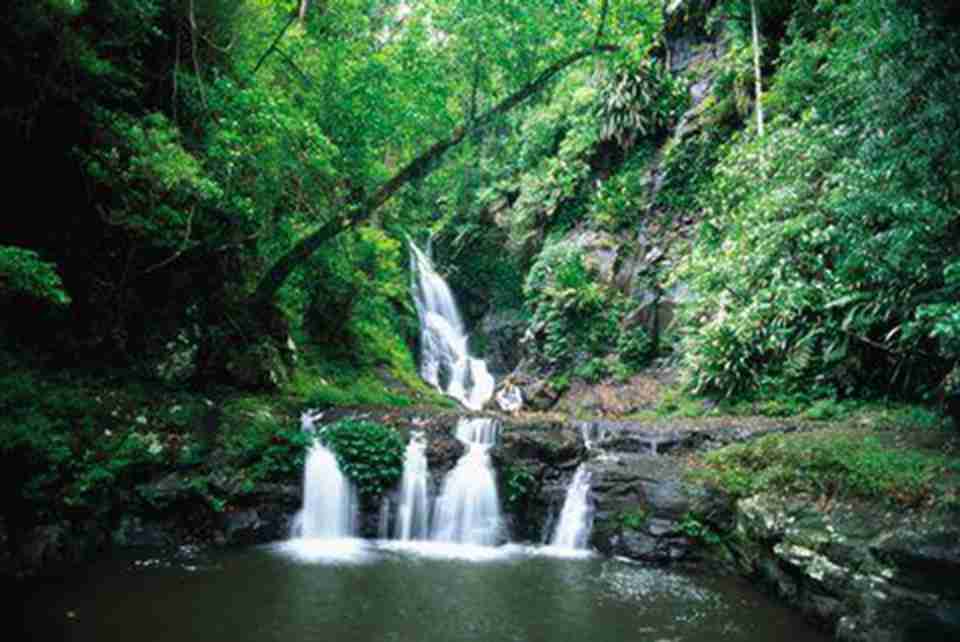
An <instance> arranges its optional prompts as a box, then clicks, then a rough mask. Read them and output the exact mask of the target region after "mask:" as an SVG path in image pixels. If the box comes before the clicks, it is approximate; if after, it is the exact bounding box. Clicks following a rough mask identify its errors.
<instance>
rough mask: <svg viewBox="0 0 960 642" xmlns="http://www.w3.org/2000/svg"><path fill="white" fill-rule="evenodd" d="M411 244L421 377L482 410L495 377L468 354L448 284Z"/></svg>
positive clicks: (473, 408) (484, 365)
mask: <svg viewBox="0 0 960 642" xmlns="http://www.w3.org/2000/svg"><path fill="white" fill-rule="evenodd" d="M409 245H410V270H411V275H412V276H411V278H412V288H413V298H414V301H415V303H416V306H417V316H418V317H419V318H420V376H422V377H423V378H424V380H426V381H427V382H428V383H429V384H430V385H432V386H434V387H435V388H437V389H439V390H441V391H443V392H444V393H446V394H448V395H450V396H451V397H453V398H455V399H457V400H458V401H460V403H462V404H463V405H464V406H466V407H467V408H469V409H471V410H479V409H481V408H483V406H484V404H486V403H487V401H489V400H490V398H491V397H492V396H493V390H494V385H495V382H494V380H493V376H492V375H491V374H490V373H489V372H488V371H487V365H486V363H484V361H483V360H482V359H477V358H475V357H471V356H470V353H469V352H468V348H467V333H466V330H465V329H464V325H463V320H462V319H461V318H460V312H459V311H458V310H457V304H456V302H455V301H454V300H453V293H452V292H451V291H450V287H449V286H448V285H447V282H446V281H445V280H444V279H443V277H442V276H440V275H439V274H438V273H437V271H436V269H435V268H434V266H433V262H432V261H431V260H430V257H429V256H428V255H427V254H426V253H424V252H422V251H421V250H420V249H419V248H418V247H417V246H416V245H414V244H413V243H412V242H411V243H410V244H409Z"/></svg>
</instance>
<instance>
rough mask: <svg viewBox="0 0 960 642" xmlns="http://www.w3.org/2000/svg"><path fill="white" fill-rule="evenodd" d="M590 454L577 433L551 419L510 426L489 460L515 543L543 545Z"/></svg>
mask: <svg viewBox="0 0 960 642" xmlns="http://www.w3.org/2000/svg"><path fill="white" fill-rule="evenodd" d="M585 452H586V450H585V448H584V443H583V440H582V438H581V436H580V434H579V433H578V431H577V430H576V429H575V427H574V426H573V425H571V424H569V423H567V422H563V421H557V420H552V419H535V420H532V421H531V420H527V421H506V422H504V424H503V426H502V428H501V431H500V439H499V441H498V443H497V445H496V446H495V447H494V448H493V449H492V451H491V453H490V454H491V458H492V459H493V463H494V466H495V467H496V468H497V479H498V481H499V484H500V498H501V503H502V504H503V505H504V508H505V509H506V514H507V519H508V524H507V527H508V530H509V531H510V534H511V537H512V539H514V540H525V541H532V542H540V541H545V540H546V538H548V537H549V534H550V524H551V522H552V520H553V519H554V518H555V517H556V515H557V514H558V513H559V511H560V508H561V507H562V506H563V500H564V498H565V496H566V492H567V486H568V485H569V483H570V479H571V478H572V477H573V473H574V471H575V469H576V467H577V466H578V465H579V464H580V461H581V460H582V459H583V456H584V454H585Z"/></svg>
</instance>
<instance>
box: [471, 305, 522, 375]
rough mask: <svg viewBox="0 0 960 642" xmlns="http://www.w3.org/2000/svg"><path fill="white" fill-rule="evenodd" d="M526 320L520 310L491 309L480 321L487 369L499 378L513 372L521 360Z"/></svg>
mask: <svg viewBox="0 0 960 642" xmlns="http://www.w3.org/2000/svg"><path fill="white" fill-rule="evenodd" d="M525 329H526V321H524V319H523V317H522V316H521V315H520V313H519V312H516V311H512V310H506V311H500V310H491V311H490V312H488V313H487V314H486V316H484V317H483V320H482V321H481V322H480V334H481V335H482V336H483V338H484V339H485V344H486V345H485V349H484V351H483V358H484V361H486V363H487V369H488V370H489V371H490V373H491V374H492V375H493V376H494V377H497V378H501V377H503V376H505V375H506V374H507V373H509V372H511V371H512V370H513V369H514V368H516V367H517V365H518V364H519V362H520V339H521V338H523V333H524V331H525Z"/></svg>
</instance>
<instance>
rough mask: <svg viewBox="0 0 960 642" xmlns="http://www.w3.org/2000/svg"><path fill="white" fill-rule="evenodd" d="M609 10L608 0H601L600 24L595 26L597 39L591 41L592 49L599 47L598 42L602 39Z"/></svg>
mask: <svg viewBox="0 0 960 642" xmlns="http://www.w3.org/2000/svg"><path fill="white" fill-rule="evenodd" d="M609 9H610V0H603V4H602V5H601V6H600V24H599V25H597V37H596V38H595V39H594V41H593V46H594V47H599V46H600V41H601V40H602V39H603V30H604V29H605V28H606V26H607V12H608V11H609Z"/></svg>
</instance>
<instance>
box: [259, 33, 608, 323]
mask: <svg viewBox="0 0 960 642" xmlns="http://www.w3.org/2000/svg"><path fill="white" fill-rule="evenodd" d="M618 50H619V47H617V46H615V45H599V46H594V47H590V48H589V49H583V50H581V51H578V52H576V53H573V54H570V55H569V56H567V57H566V58H562V59H560V60H558V61H557V62H555V63H553V64H552V65H550V66H549V67H547V68H546V69H544V70H543V71H542V72H540V74H539V75H538V76H537V77H536V78H534V79H533V80H532V81H530V82H529V83H527V84H526V85H524V86H523V87H521V88H520V89H518V90H517V91H515V92H514V93H512V94H510V95H509V96H507V97H506V98H504V99H503V100H501V101H500V102H499V103H497V104H496V105H494V106H493V107H492V108H490V109H488V110H487V111H486V112H484V113H482V114H480V115H479V116H477V117H476V118H474V119H473V122H472V123H467V124H465V125H462V126H460V127H458V128H456V129H455V130H454V131H453V133H452V134H451V135H450V137H449V138H446V139H444V140H441V141H438V142H436V143H434V144H433V145H432V146H430V148H428V149H427V150H425V151H424V152H423V153H421V154H420V155H419V156H417V157H416V158H414V159H413V160H411V161H410V162H408V163H407V164H406V165H405V166H404V167H403V168H402V169H401V170H400V171H398V172H397V173H396V174H394V175H393V177H392V178H390V179H389V180H388V181H386V182H385V183H383V184H382V185H381V186H380V187H379V188H377V190H376V191H375V192H374V193H373V194H372V195H371V196H370V197H368V198H367V199H365V200H364V201H363V203H361V204H360V205H358V206H357V207H355V208H354V209H353V210H352V211H351V212H347V213H345V214H343V215H342V216H335V217H333V218H331V219H330V220H329V221H327V222H326V223H324V224H323V225H322V226H321V227H320V229H318V230H317V231H315V232H313V233H312V234H309V235H308V236H306V237H304V238H303V239H301V240H300V241H299V242H298V243H297V244H296V245H294V246H293V247H292V248H291V249H290V251H289V252H287V253H286V254H285V255H283V256H282V257H280V258H279V259H277V261H276V263H274V264H273V266H272V267H271V268H270V270H268V271H267V273H266V274H265V275H264V276H263V278H262V279H261V280H260V283H259V284H258V285H257V289H256V291H255V292H254V302H255V303H256V304H260V305H266V304H269V303H270V302H271V301H272V300H273V298H274V296H275V295H276V293H277V290H279V289H280V287H281V286H282V285H283V283H284V282H285V281H286V280H287V277H288V276H290V273H291V272H293V270H294V269H296V268H297V267H298V266H299V265H300V264H301V263H303V262H304V261H305V260H307V259H308V258H309V257H310V255H311V254H313V253H314V252H315V251H316V250H317V249H318V248H319V247H320V246H322V245H323V244H324V243H325V242H326V241H327V240H329V239H331V238H333V237H334V236H336V235H337V234H339V233H340V232H342V231H344V230H346V229H348V228H350V227H353V226H355V225H358V224H360V223H362V222H364V221H366V220H367V219H369V218H370V216H371V215H372V214H373V213H374V212H375V211H376V210H377V209H379V208H380V207H381V206H382V205H383V204H384V203H386V202H387V201H388V200H389V199H390V198H391V197H392V196H393V195H394V194H395V193H397V191H399V190H400V188H402V187H403V186H404V185H406V184H407V183H409V182H410V181H412V180H414V179H417V178H422V177H424V176H427V175H428V174H429V173H430V172H432V171H433V169H434V168H435V167H436V164H437V162H438V161H439V160H440V158H441V157H442V156H443V155H444V153H446V152H447V151H448V150H450V149H451V148H453V147H455V146H457V145H459V144H460V143H461V142H462V141H463V140H464V139H465V138H466V137H467V136H468V135H469V134H471V133H473V132H475V131H478V130H480V129H482V128H483V127H485V126H486V125H488V124H490V123H491V122H493V121H494V120H496V119H497V118H498V117H499V116H502V115H503V114H505V113H507V112H509V111H510V110H511V109H513V108H514V107H516V106H517V105H519V104H521V103H522V102H524V101H525V100H527V99H528V98H530V97H531V96H533V95H535V94H537V93H539V92H540V91H541V90H543V89H544V87H546V86H547V84H549V82H550V81H551V80H553V78H554V77H555V76H556V75H557V74H559V73H560V72H561V71H563V70H564V69H566V68H567V67H570V66H571V65H574V64H576V63H577V62H579V61H581V60H583V59H585V58H589V57H590V56H594V55H596V54H599V53H609V52H614V51H618Z"/></svg>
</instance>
